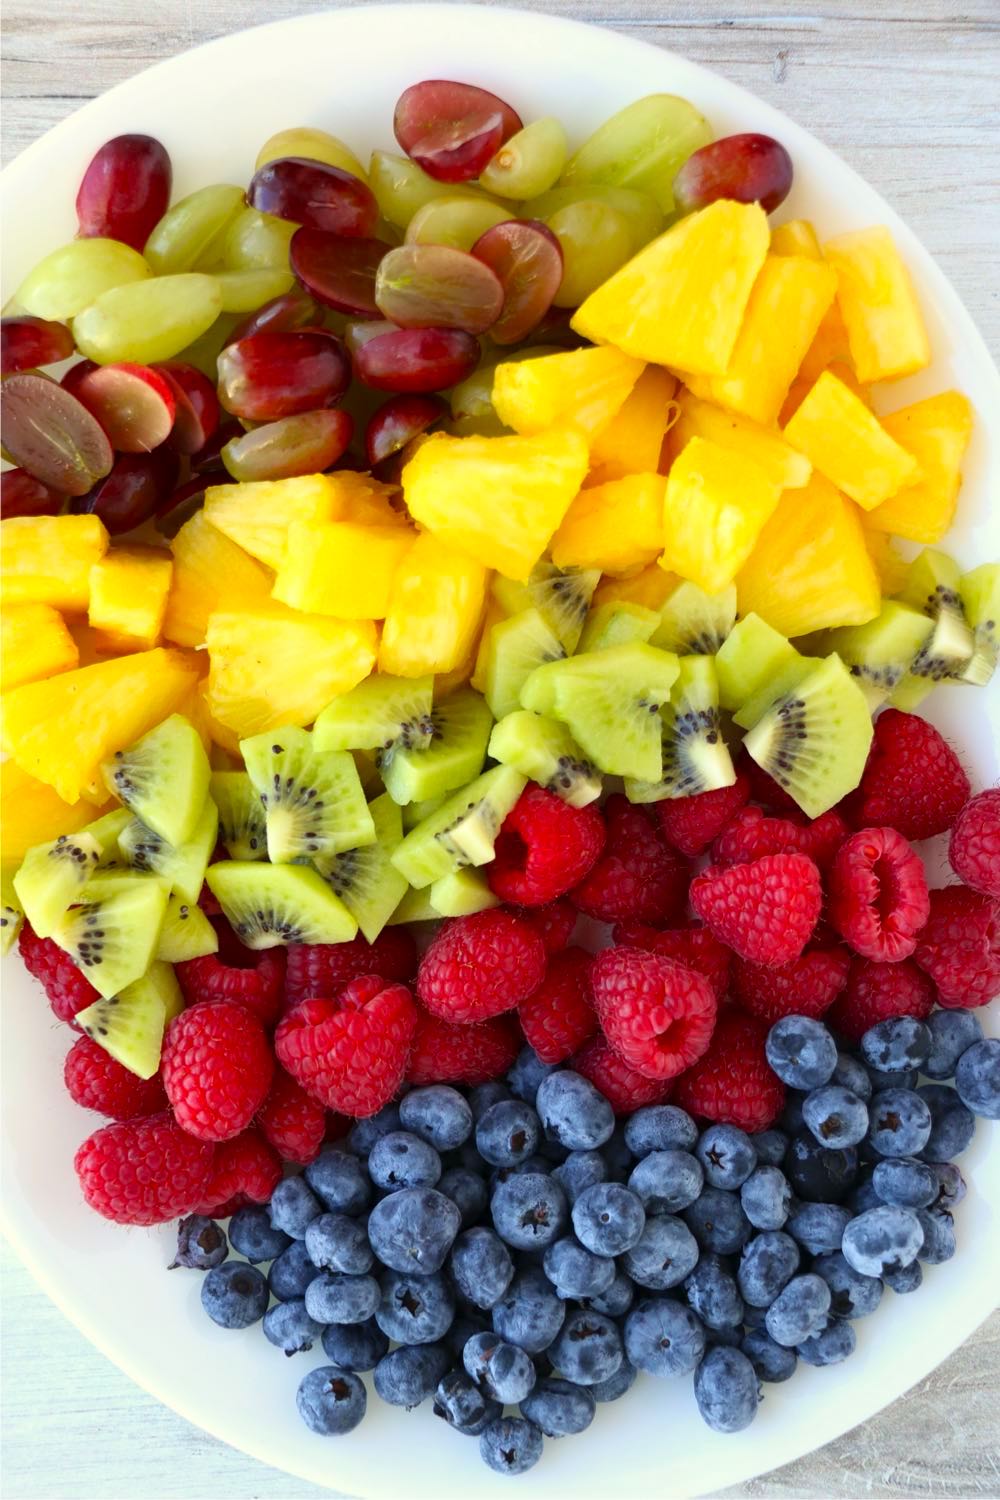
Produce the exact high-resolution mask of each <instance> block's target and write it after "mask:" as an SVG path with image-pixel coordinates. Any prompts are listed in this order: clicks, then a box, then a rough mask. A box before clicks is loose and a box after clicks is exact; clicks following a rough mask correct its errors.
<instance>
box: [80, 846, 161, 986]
mask: <svg viewBox="0 0 1000 1500" xmlns="http://www.w3.org/2000/svg"><path fill="white" fill-rule="evenodd" d="M98 879H99V877H98ZM85 894H87V895H88V899H87V900H86V901H82V902H81V903H80V905H78V906H74V907H71V908H70V910H69V911H68V912H66V914H65V915H64V916H63V918H62V920H61V921H60V923H59V925H58V927H57V928H56V930H55V931H54V932H53V934H52V936H53V938H54V939H55V941H56V942H57V943H58V944H59V947H60V948H63V949H64V950H65V951H66V952H67V953H68V954H69V956H70V958H71V959H72V960H73V962H74V963H75V964H76V966H77V968H79V969H82V970H83V972H84V974H85V975H86V976H87V978H88V979H89V980H90V982H91V984H92V985H93V986H94V988H95V989H96V990H97V992H98V994H100V995H103V996H104V998H105V999H107V998H108V997H109V996H110V995H117V994H118V992H119V990H123V989H124V988H125V986H126V985H129V984H131V983H132V982H133V980H135V979H139V978H141V976H142V975H143V974H145V972H146V970H147V969H148V968H149V965H150V962H151V960H152V957H153V954H154V953H155V952H156V945H157V942H158V941H159V936H160V925H161V923H162V922H163V915H164V912H165V911H166V909H167V891H166V887H165V885H164V884H163V882H162V881H160V880H146V879H144V878H143V877H142V876H141V875H131V876H130V875H116V876H114V877H112V878H110V879H107V880H106V882H105V883H104V884H103V885H101V884H98V883H96V882H95V881H91V883H90V892H89V893H86V892H85Z"/></svg>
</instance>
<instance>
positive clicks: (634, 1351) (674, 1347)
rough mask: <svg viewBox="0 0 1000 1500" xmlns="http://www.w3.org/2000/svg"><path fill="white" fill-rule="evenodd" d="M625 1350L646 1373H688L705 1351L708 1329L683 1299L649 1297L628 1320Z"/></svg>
mask: <svg viewBox="0 0 1000 1500" xmlns="http://www.w3.org/2000/svg"><path fill="white" fill-rule="evenodd" d="M624 1333H625V1353H626V1355H627V1357H628V1360H629V1363H630V1364H633V1365H634V1366H635V1367H636V1369H637V1370H645V1372H646V1374H647V1375H659V1376H663V1375H689V1374H690V1373H691V1371H692V1370H693V1369H694V1367H695V1365H696V1364H697V1363H698V1361H699V1360H700V1359H701V1357H702V1355H703V1354H704V1352H705V1330H704V1328H703V1327H702V1325H701V1322H700V1320H699V1319H698V1318H697V1317H696V1316H695V1314H694V1313H693V1312H692V1311H691V1309H690V1308H689V1307H685V1306H684V1304H683V1302H675V1301H674V1299H673V1298H672V1297H647V1298H645V1299H644V1300H643V1301H642V1302H639V1303H637V1304H636V1306H635V1307H633V1309H632V1311H631V1312H630V1313H629V1314H628V1316H627V1317H626V1319H625V1328H624Z"/></svg>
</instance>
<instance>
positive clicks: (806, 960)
mask: <svg viewBox="0 0 1000 1500" xmlns="http://www.w3.org/2000/svg"><path fill="white" fill-rule="evenodd" d="M850 967H851V955H850V954H849V953H848V951H847V949H846V948H842V947H840V946H839V945H838V946H837V947H836V948H807V949H806V951H805V953H800V954H799V957H798V958H793V959H792V961H791V962H790V963H787V964H779V965H778V966H777V967H771V966H769V965H767V964H749V963H747V961H746V959H743V958H737V959H736V960H735V961H734V963H733V998H734V1000H735V1001H736V1003H737V1005H738V1006H739V1007H740V1009H741V1010H745V1011H747V1013H748V1014H749V1015H751V1016H757V1017H758V1018H759V1019H760V1020H761V1021H766V1022H767V1024H768V1025H769V1026H773V1025H774V1023H775V1021H780V1020H781V1017H782V1016H811V1017H812V1018H813V1019H814V1020H818V1019H819V1017H820V1016H822V1015H823V1014H824V1013H825V1012H826V1011H828V1010H829V1008H830V1006H831V1005H832V1004H833V1002H834V1000H836V998H837V996H838V995H839V994H840V992H841V990H842V989H843V988H844V985H845V984H846V983H847V975H848V972H849V970H850Z"/></svg>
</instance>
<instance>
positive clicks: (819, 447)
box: [785, 370, 920, 510]
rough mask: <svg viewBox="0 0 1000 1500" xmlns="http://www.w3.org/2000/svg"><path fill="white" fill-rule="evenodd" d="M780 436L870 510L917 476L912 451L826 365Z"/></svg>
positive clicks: (864, 507) (917, 470)
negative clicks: (892, 434)
mask: <svg viewBox="0 0 1000 1500" xmlns="http://www.w3.org/2000/svg"><path fill="white" fill-rule="evenodd" d="M785 438H786V439H787V441H788V442H789V443H791V445H792V447H793V448H797V449H798V450H799V452H800V453H804V454H805V455H806V457H807V458H809V459H811V460H812V464H813V467H814V468H816V469H818V470H819V472H820V473H821V474H825V475H826V477H827V479H829V480H830V481H831V483H833V484H835V485H836V486H837V488H838V489H840V490H843V492H844V494H845V495H847V496H849V498H850V499H851V500H856V501H857V503H858V504H859V505H860V506H861V508H862V510H874V508H875V506H876V505H881V504H882V501H883V500H888V499H889V497H890V495H894V494H895V493H896V491H897V490H899V489H902V487H903V485H905V484H912V483H913V482H914V480H916V479H918V478H919V477H920V466H919V464H918V463H917V460H916V459H915V458H914V457H913V454H912V453H907V451H906V449H905V448H902V447H900V445H899V443H897V442H896V440H895V439H894V438H892V437H890V436H889V434H888V432H887V431H886V430H885V428H884V427H883V426H882V425H881V423H880V422H879V420H878V418H877V417H876V416H875V415H874V414H873V413H872V412H870V411H869V410H868V408H867V406H865V404H864V402H863V401H862V400H860V398H859V397H858V396H856V395H855V394H854V392H853V391H851V390H848V388H847V386H846V385H845V384H844V382H843V381H842V380H838V379H837V377H836V375H832V374H831V373H830V371H829V370H825V371H824V372H823V374H822V375H821V376H820V377H819V379H818V380H817V382H816V384H815V385H814V386H813V388H812V390H811V391H810V392H809V394H808V396H807V397H806V398H805V400H804V401H803V403H802V405H801V406H800V407H799V409H798V411H797V412H796V413H795V415H794V417H792V419H791V421H790V422H789V423H788V426H787V427H786V428H785Z"/></svg>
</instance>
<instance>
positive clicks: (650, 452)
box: [589, 365, 677, 484]
mask: <svg viewBox="0 0 1000 1500" xmlns="http://www.w3.org/2000/svg"><path fill="white" fill-rule="evenodd" d="M676 391H677V381H676V380H675V379H674V377H673V376H672V375H671V374H670V372H669V370H663V369H661V368H660V366H659V365H647V366H646V368H645V369H644V370H643V372H642V374H641V375H640V376H639V379H638V380H637V381H636V383H635V385H634V386H633V387H632V389H631V391H630V392H629V394H628V396H627V397H626V398H625V401H624V403H623V404H622V406H621V407H620V409H619V410H618V412H616V414H615V415H614V416H613V417H612V418H611V421H610V422H608V424H607V425H606V426H605V427H602V428H601V430H600V431H599V432H598V434H597V436H596V437H595V439H594V441H593V442H592V443H591V445H590V478H589V483H591V484H606V483H607V482H608V480H609V479H624V477H625V475H626V474H650V473H655V471H656V470H657V469H658V468H659V467H660V451H661V449H662V447H663V439H664V437H665V436H666V432H667V429H668V427H669V426H670V423H671V421H673V420H674V418H675V417H676V415H677V407H676V404H675V402H674V399H673V398H674V395H675V394H676Z"/></svg>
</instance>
